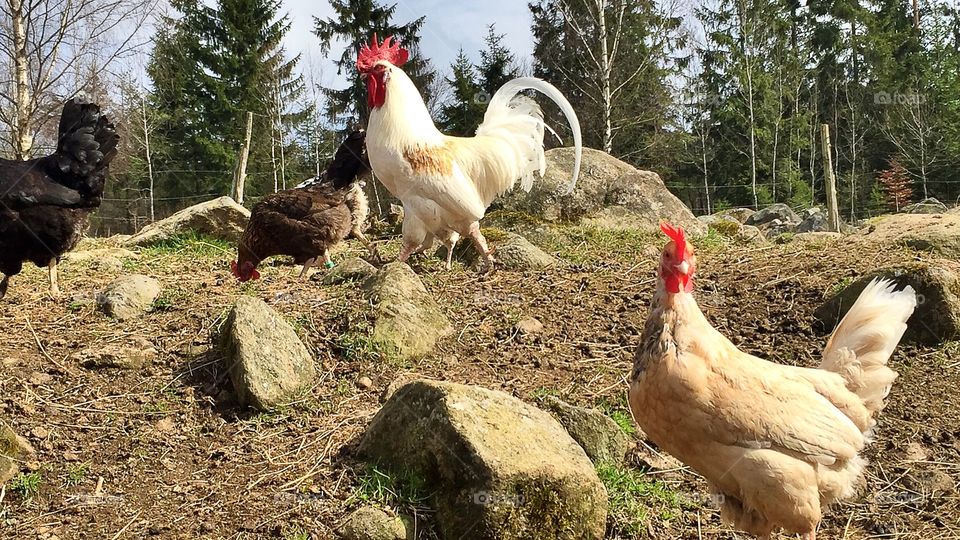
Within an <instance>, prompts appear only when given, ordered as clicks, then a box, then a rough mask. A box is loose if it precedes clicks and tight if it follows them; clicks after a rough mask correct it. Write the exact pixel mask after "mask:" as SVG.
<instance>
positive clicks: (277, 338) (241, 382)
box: [222, 296, 316, 411]
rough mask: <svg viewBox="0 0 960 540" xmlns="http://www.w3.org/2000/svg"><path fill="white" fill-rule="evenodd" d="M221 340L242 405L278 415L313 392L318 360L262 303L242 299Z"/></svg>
mask: <svg viewBox="0 0 960 540" xmlns="http://www.w3.org/2000/svg"><path fill="white" fill-rule="evenodd" d="M222 340H223V350H224V356H225V358H226V361H227V365H228V367H229V371H230V378H231V379H232V380H233V386H234V390H235V391H236V393H237V398H238V400H239V401H240V403H242V404H249V405H252V406H253V407H255V408H257V409H259V410H263V411H266V410H271V409H276V408H277V407H280V406H282V405H285V404H287V403H289V402H291V401H293V400H294V399H295V398H296V397H297V396H298V395H299V394H300V393H301V392H303V391H304V390H306V389H307V388H309V387H310V383H312V382H313V380H314V377H315V376H316V366H315V364H314V361H313V357H312V356H311V355H310V352H309V351H308V350H307V348H306V347H305V346H304V345H303V342H301V341H300V338H299V337H297V333H296V332H295V331H294V329H293V327H292V326H290V324H289V323H287V321H285V320H283V318H282V317H281V316H280V315H279V314H277V313H276V312H275V311H274V310H273V308H271V307H270V306H268V305H267V304H266V303H265V302H264V301H263V300H260V299H259V298H253V297H250V296H241V297H240V298H238V299H237V303H236V304H235V305H234V306H233V310H232V311H231V312H230V316H229V317H228V318H227V322H226V324H225V326H224V333H223V337H222Z"/></svg>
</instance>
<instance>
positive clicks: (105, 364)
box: [70, 338, 157, 369]
mask: <svg viewBox="0 0 960 540" xmlns="http://www.w3.org/2000/svg"><path fill="white" fill-rule="evenodd" d="M156 358H157V349H156V348H154V346H153V344H152V343H150V341H148V340H146V339H143V338H133V339H131V340H129V341H127V342H126V343H121V344H110V345H101V346H97V347H88V348H86V349H83V350H81V351H78V352H75V353H73V354H71V355H70V359H71V360H73V361H74V362H76V363H78V364H80V365H81V366H83V367H85V368H87V369H99V368H117V369H142V368H145V367H147V366H149V365H150V364H152V363H153V362H154V361H155V360H156Z"/></svg>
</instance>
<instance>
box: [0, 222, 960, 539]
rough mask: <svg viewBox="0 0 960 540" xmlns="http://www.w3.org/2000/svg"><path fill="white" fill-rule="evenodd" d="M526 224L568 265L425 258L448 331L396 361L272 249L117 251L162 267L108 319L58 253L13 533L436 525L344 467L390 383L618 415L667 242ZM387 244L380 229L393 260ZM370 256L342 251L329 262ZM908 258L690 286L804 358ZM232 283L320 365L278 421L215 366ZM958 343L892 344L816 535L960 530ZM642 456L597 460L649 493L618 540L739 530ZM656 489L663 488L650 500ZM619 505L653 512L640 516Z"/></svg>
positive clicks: (746, 252) (775, 267)
mask: <svg viewBox="0 0 960 540" xmlns="http://www.w3.org/2000/svg"><path fill="white" fill-rule="evenodd" d="M527 225H528V226H530V227H535V228H538V229H540V230H539V232H538V231H536V230H533V231H532V232H531V233H530V237H531V238H534V236H536V238H535V240H536V241H537V242H538V243H540V244H541V245H543V246H545V247H546V248H547V249H548V250H549V251H552V252H553V253H555V254H557V255H559V256H560V257H562V258H564V259H565V260H567V261H569V262H570V264H569V265H567V266H564V267H561V268H557V269H554V270H550V271H546V272H528V273H522V272H506V271H498V272H496V273H493V274H491V275H478V274H476V273H475V272H473V271H471V270H469V269H466V268H464V267H463V266H459V265H458V266H457V267H456V268H455V269H454V271H452V272H450V273H445V272H443V271H442V270H441V267H442V263H441V262H440V261H439V260H437V259H422V260H419V261H417V262H415V263H414V267H415V269H416V270H417V271H418V273H420V274H421V275H422V277H423V279H424V282H425V284H426V285H427V288H428V289H429V290H430V291H431V293H433V294H434V295H435V296H436V297H437V298H438V299H439V300H440V304H441V305H442V306H443V308H444V310H445V311H446V312H447V313H448V315H449V316H450V317H451V319H452V320H453V321H454V324H455V327H456V332H455V333H454V335H453V336H452V337H451V338H450V339H448V340H446V341H444V342H443V343H442V344H441V346H440V347H439V348H438V350H437V351H435V352H434V353H433V354H431V355H429V356H427V357H425V358H422V359H420V360H418V361H416V362H412V363H409V364H406V365H404V364H397V363H395V362H389V361H385V360H384V359H383V358H381V357H380V356H379V355H378V354H376V352H375V351H371V350H370V348H369V347H368V343H366V341H365V328H366V326H365V325H367V324H368V320H367V305H366V301H365V300H364V299H363V296H362V294H361V293H360V291H359V290H358V288H357V287H356V285H350V284H347V285H343V286H336V287H323V286H321V285H319V283H317V282H314V281H300V280H298V279H297V278H296V275H297V270H296V269H294V268H292V267H290V266H286V265H284V264H281V263H275V264H270V265H267V266H266V267H265V268H263V279H262V280H261V281H259V282H256V283H251V284H244V285H240V284H237V283H236V282H235V281H234V280H233V279H232V278H231V276H230V274H229V268H228V264H229V260H230V258H231V256H232V250H231V249H230V248H229V246H226V245H223V244H220V243H217V242H211V241H208V240H204V239H197V238H192V239H183V240H181V241H178V242H173V243H169V244H167V245H165V246H162V247H160V248H153V249H150V250H145V251H143V252H142V253H141V254H140V257H139V258H137V259H135V260H128V261H126V262H125V267H124V272H127V273H132V272H137V273H144V274H147V275H151V276H153V277H155V278H157V279H159V280H160V281H161V283H162V284H163V286H164V292H163V294H162V296H161V300H160V301H158V302H157V303H156V304H155V306H154V309H153V311H152V312H150V313H148V314H146V315H145V316H144V317H143V318H142V319H140V320H136V321H129V322H124V323H120V322H116V321H112V320H110V319H108V318H106V317H104V316H103V315H101V314H100V313H98V312H97V311H96V309H95V307H94V305H93V303H92V295H93V293H94V292H95V291H96V290H98V289H100V288H102V287H103V286H104V285H106V283H108V282H109V281H110V280H111V279H113V278H114V277H115V275H109V274H104V273H101V272H99V271H93V270H91V268H90V264H91V263H90V262H77V263H71V264H67V263H65V264H64V265H63V266H62V272H61V287H62V288H63V290H64V291H66V294H67V297H66V298H64V299H61V300H57V301H53V300H51V299H49V298H48V297H47V296H46V293H45V290H46V289H45V279H44V273H43V272H41V271H40V270H38V269H34V268H30V269H28V270H27V271H25V272H24V274H22V275H21V276H18V277H17V278H15V279H14V280H13V281H12V283H11V289H10V293H9V295H8V297H7V298H6V299H5V300H4V301H3V303H0V325H2V327H3V328H4V330H5V338H4V339H3V341H2V342H0V361H2V370H0V416H3V417H4V418H5V419H6V420H7V421H9V422H10V423H12V425H13V426H14V428H15V429H16V430H17V431H18V432H20V433H21V434H24V435H26V436H27V437H28V438H29V439H30V440H31V443H33V444H34V445H35V446H36V447H37V449H38V451H39V462H40V464H41V468H40V469H39V470H38V471H37V473H38V477H39V481H38V482H37V485H36V488H37V489H36V493H35V496H33V497H30V498H27V497H25V496H24V494H23V493H21V492H20V491H15V490H13V489H11V488H10V487H9V486H8V488H7V490H6V493H5V494H4V495H0V497H2V498H3V501H2V504H0V528H2V530H3V531H4V532H3V535H4V536H5V537H6V535H10V536H9V537H11V538H13V537H15V538H53V537H54V535H55V536H56V537H59V538H107V539H110V538H147V537H151V538H184V539H187V538H190V539H195V538H211V539H212V538H232V539H253V538H283V539H295V538H296V539H299V538H308V537H309V538H332V537H334V531H335V529H336V527H337V526H338V524H339V523H340V522H341V521H342V519H343V518H344V517H345V516H346V515H348V514H349V512H350V511H351V510H352V509H354V508H356V506H357V505H359V504H361V501H363V500H365V499H366V500H371V501H374V502H377V503H378V504H383V505H390V506H394V507H396V508H397V509H398V510H400V511H404V512H412V511H414V510H416V513H417V525H418V530H421V531H423V538H431V537H432V533H431V532H430V527H429V525H430V519H429V513H421V512H423V511H424V510H425V508H426V506H425V505H424V504H423V502H422V501H421V500H420V499H419V498H418V497H419V495H417V494H416V493H415V492H413V494H411V493H409V492H406V491H404V494H403V495H402V496H400V497H391V496H390V495H389V494H388V493H387V492H390V491H396V489H394V488H392V487H391V486H393V485H394V484H391V482H393V479H391V480H389V481H385V482H382V483H381V484H385V485H386V487H384V485H379V486H380V487H377V486H378V484H376V483H375V482H374V481H373V480H374V478H371V474H373V473H371V471H370V470H369V468H368V467H367V466H366V465H365V464H362V463H359V462H357V461H355V460H354V458H353V449H354V446H355V444H356V441H357V438H358V437H359V435H360V434H361V433H362V431H363V429H364V427H365V426H366V424H367V423H368V422H369V420H370V418H372V416H373V415H374V414H375V413H376V411H377V410H378V408H379V405H380V404H379V395H380V393H381V392H382V390H384V389H385V388H386V387H387V386H388V385H390V384H391V383H393V382H394V381H396V380H397V379H401V378H406V379H409V378H414V377H427V378H434V379H443V380H448V381H453V382H460V383H469V384H480V385H483V386H485V387H488V388H493V389H497V390H502V391H505V392H508V393H511V394H513V395H515V396H518V397H520V398H522V399H525V400H528V401H531V402H535V401H536V400H537V399H538V398H539V397H542V396H543V395H545V394H547V393H549V394H555V395H559V396H560V397H561V398H563V399H566V400H569V401H571V402H574V403H577V404H583V405H595V406H599V407H602V408H604V409H605V410H608V411H610V412H617V411H619V412H620V413H621V414H622V413H623V407H622V403H623V396H624V393H625V390H626V386H625V375H626V373H627V372H628V370H629V368H630V365H631V361H632V349H633V347H634V345H635V343H636V340H637V338H638V336H639V333H640V330H641V327H642V323H643V320H644V317H645V314H646V306H647V302H648V300H649V297H650V294H651V291H652V288H653V284H654V282H653V278H652V269H653V267H654V261H655V258H656V256H657V254H658V251H657V247H656V246H657V245H659V243H660V240H659V239H656V238H655V237H652V236H650V235H639V234H636V233H629V232H620V233H614V232H609V231H603V230H599V229H593V228H585V227H575V228H560V229H557V228H553V227H547V226H543V225H542V224H527ZM103 243H104V242H102V241H101V242H89V243H88V244H87V245H88V246H92V245H102V244H103ZM396 247H397V246H396V241H395V240H388V241H386V242H385V243H384V245H383V246H382V249H381V252H383V253H384V254H385V255H389V254H390V253H394V252H395V251H396ZM361 254H362V248H360V247H359V246H354V245H350V246H348V248H347V249H346V250H345V251H344V252H343V253H340V254H338V255H337V257H345V256H350V255H352V256H356V255H361ZM918 257H924V255H921V254H917V253H913V252H910V251H905V250H892V251H891V250H886V251H884V250H876V249H867V248H862V249H861V248H857V247H853V248H851V247H849V246H847V247H844V248H842V249H840V248H838V247H837V246H830V245H803V244H799V243H790V244H786V245H782V246H780V245H776V246H774V245H771V246H762V247H755V246H736V245H729V244H728V243H726V242H718V243H717V244H716V245H711V246H710V248H709V249H705V250H703V251H702V253H701V256H700V268H701V277H700V280H699V281H698V287H699V289H700V299H701V303H702V305H703V306H704V309H705V312H706V313H707V315H708V317H709V318H710V319H711V320H712V321H713V322H714V323H715V325H716V326H717V327H718V328H719V329H721V331H723V332H724V333H726V334H727V335H730V336H731V337H732V339H734V340H735V341H736V342H737V343H738V344H740V345H741V346H742V347H743V348H745V350H748V351H749V352H752V353H756V354H760V355H763V356H766V357H769V358H771V359H774V360H777V361H780V362H787V363H796V364H802V365H813V364H814V363H815V356H816V351H817V350H818V349H819V347H821V346H822V344H823V341H824V336H823V335H821V334H820V333H818V332H816V331H815V330H814V329H813V320H812V311H813V309H814V308H815V307H816V306H817V305H818V304H819V302H820V301H821V300H822V299H823V297H824V295H825V294H826V293H827V292H828V291H830V289H831V287H834V286H835V285H836V284H837V283H840V282H842V281H843V280H846V279H849V278H851V277H854V276H857V275H860V274H863V273H865V272H867V271H869V270H871V269H873V268H875V267H877V266H880V265H884V264H888V263H892V262H903V261H906V260H913V259H916V258H918ZM239 295H255V296H258V297H260V298H263V299H264V300H265V301H267V302H268V303H269V304H271V305H272V306H273V307H274V308H276V309H277V310H278V311H279V312H280V313H281V314H282V315H283V316H284V317H285V318H286V319H287V320H288V321H290V322H291V323H292V324H293V325H294V326H295V328H296V329H297V331H298V333H299V334H300V336H301V338H302V339H303V340H304V342H305V343H306V344H307V345H308V347H309V348H310V349H311V350H312V351H313V353H314V354H315V356H316V358H317V360H318V362H319V363H320V364H321V365H322V366H323V368H322V369H321V373H322V375H321V377H319V378H318V380H317V381H316V383H315V385H314V387H313V388H312V389H311V390H310V392H308V393H307V394H305V395H304V396H302V397H301V398H300V399H298V400H297V401H295V402H293V403H290V404H289V405H288V406H287V407H285V408H283V409H282V410H280V411H277V412H274V413H269V414H257V413H253V412H251V411H249V410H246V409H243V408H240V407H237V406H236V405H235V404H234V402H233V399H232V391H231V388H230V383H229V379H228V377H227V375H226V373H225V371H224V368H223V366H222V362H221V357H220V353H219V350H218V347H217V332H218V328H219V325H220V324H221V323H222V322H223V319H224V317H225V314H226V312H227V311H228V309H229V308H230V306H231V305H232V303H233V301H234V300H235V298H236V297H238V296H239ZM531 316H532V317H537V318H539V319H540V320H541V321H543V322H544V325H545V330H544V332H543V333H542V334H539V335H537V336H534V337H533V338H526V337H525V338H523V339H520V338H519V337H518V336H516V335H515V334H514V332H513V331H512V328H513V325H514V324H515V323H516V322H517V321H518V320H520V319H521V318H524V317H531ZM135 337H142V338H145V339H147V340H149V341H150V342H151V343H152V344H153V345H154V347H155V348H156V349H157V351H158V358H157V359H156V361H155V362H154V364H153V365H152V366H151V367H149V368H146V369H144V370H142V371H138V372H129V371H127V372H124V371H116V370H87V369H83V368H80V367H79V366H78V365H76V363H75V361H74V360H72V359H71V358H70V355H71V354H73V353H74V352H76V351H78V350H80V349H83V348H86V347H100V346H103V345H106V344H111V343H124V342H126V341H129V340H130V339H132V338H135ZM958 354H960V351H958V349H957V348H956V347H947V348H944V349H941V350H932V349H917V348H913V347H905V348H901V349H900V350H899V351H898V352H897V354H896V355H895V358H894V360H893V362H894V365H895V366H896V367H897V368H898V369H899V370H900V371H901V374H902V376H901V379H900V381H899V382H898V386H897V387H896V388H895V389H894V392H893V394H892V397H891V403H890V405H889V407H888V408H887V410H886V411H885V412H884V414H883V416H882V418H881V422H880V426H879V429H878V432H877V440H876V443H875V444H874V445H872V446H871V447H870V452H869V457H870V459H871V461H872V464H871V466H870V467H869V469H868V470H869V475H868V478H867V483H866V486H865V489H864V494H863V496H862V497H860V498H858V499H857V500H855V501H853V502H850V503H845V504H841V505H838V506H837V507H836V508H834V509H832V511H831V512H830V513H829V517H828V518H827V519H826V520H825V521H824V523H823V526H822V531H821V532H822V536H823V537H824V538H846V539H866V538H960V523H958V521H960V510H958V505H957V498H956V492H955V490H954V489H953V488H952V486H950V489H948V490H946V491H943V490H941V491H930V489H928V488H930V487H931V486H934V485H935V484H934V483H931V481H930V478H939V479H940V480H941V482H940V484H939V485H940V487H941V488H942V487H945V486H947V484H951V483H954V484H955V482H956V479H957V478H958V474H960V465H958V463H960V459H958V448H960V441H958V439H957V437H958V436H960V432H958V431H957V430H956V425H957V424H958V420H960V399H958V394H960V391H958V389H957V387H956V384H955V383H954V379H955V373H954V371H955V370H956V367H957V365H960V364H958V363H960V356H958ZM362 376H366V377H370V378H371V379H372V380H373V382H374V386H373V388H371V389H369V390H360V389H359V388H358V387H357V385H356V381H357V379H358V378H360V377H362ZM621 420H622V419H621ZM39 427H42V428H44V430H46V431H47V433H46V436H45V437H42V438H41V437H38V436H37V433H39V434H40V435H43V434H44V433H43V432H42V431H39V432H38V431H36V428H39ZM910 443H918V444H919V445H920V447H921V448H922V450H923V452H924V455H923V459H916V455H912V454H911V455H907V453H906V451H907V449H908V445H909V444H910ZM651 460H652V461H657V460H653V459H652V458H650V457H649V451H648V450H646V449H645V447H644V446H643V445H639V446H638V449H637V450H636V452H635V453H634V455H633V456H632V457H631V460H630V463H632V464H633V465H631V466H628V467H627V468H626V469H625V470H622V471H620V470H618V471H615V472H614V471H605V474H607V473H609V474H607V476H609V478H608V480H616V481H617V482H619V485H621V486H622V487H623V491H624V493H626V494H639V495H636V497H635V498H636V500H637V501H638V504H639V506H638V507H630V508H628V510H626V513H627V515H629V516H632V517H629V518H623V520H622V521H616V522H612V523H611V528H610V530H611V538H614V537H617V535H620V534H622V533H621V532H618V531H624V530H630V531H634V532H636V533H637V534H639V535H640V536H641V537H651V538H657V539H675V538H715V539H727V538H734V537H735V535H734V534H733V533H732V532H731V531H730V530H729V529H727V528H725V527H723V526H722V525H721V524H720V522H719V516H718V515H717V513H716V512H715V511H713V510H711V509H710V508H709V507H708V506H707V505H706V504H705V500H706V497H705V496H704V495H705V494H706V489H705V484H704V482H703V481H702V480H701V479H700V478H699V477H697V476H696V475H695V474H693V473H692V472H690V471H689V470H687V469H685V468H680V467H666V466H664V467H659V468H658V467H657V466H655V465H653V466H652V465H651V463H650V462H651ZM641 465H642V466H641ZM80 471H83V472H82V473H81V472H80ZM939 473H942V474H944V475H946V477H943V476H937V475H938V474H939ZM30 482H32V480H30ZM31 485H32V484H31ZM650 486H655V495H656V496H649V493H648V492H643V493H641V491H642V490H644V489H650ZM638 490H639V491H638ZM644 493H647V494H646V495H645V494H644ZM624 500H627V498H624ZM678 501H684V502H682V503H681V502H678ZM628 519H629V520H636V521H639V522H640V523H642V525H639V526H637V527H635V528H634V525H636V523H633V522H632V521H631V523H627V520H628ZM741 538H742V536H741Z"/></svg>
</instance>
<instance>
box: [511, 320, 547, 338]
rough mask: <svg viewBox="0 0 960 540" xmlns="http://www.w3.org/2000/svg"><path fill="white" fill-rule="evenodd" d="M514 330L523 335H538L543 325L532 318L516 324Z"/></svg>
mask: <svg viewBox="0 0 960 540" xmlns="http://www.w3.org/2000/svg"><path fill="white" fill-rule="evenodd" d="M516 330H517V331H518V332H520V333H521V334H525V335H530V334H539V333H540V332H543V323H542V322H540V321H539V320H537V319H535V318H533V317H530V318H528V319H523V320H522V321H520V322H518V323H517V326H516Z"/></svg>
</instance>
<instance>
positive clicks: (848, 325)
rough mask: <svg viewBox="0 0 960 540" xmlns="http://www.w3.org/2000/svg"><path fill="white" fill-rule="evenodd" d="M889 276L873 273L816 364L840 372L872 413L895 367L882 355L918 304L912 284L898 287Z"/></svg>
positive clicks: (889, 350)
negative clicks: (818, 363) (883, 277)
mask: <svg viewBox="0 0 960 540" xmlns="http://www.w3.org/2000/svg"><path fill="white" fill-rule="evenodd" d="M895 289H896V284H895V283H894V282H893V281H891V280H889V279H880V278H878V279H874V280H873V281H871V282H870V283H869V284H868V285H867V286H866V288H864V289H863V292H862V293H860V297H859V298H857V301H856V302H855V303H854V304H853V307H851V308H850V311H848V312H847V314H846V316H844V317H843V320H842V321H840V324H839V325H837V328H836V330H834V332H833V335H832V336H831V337H830V340H829V341H828V342H827V347H826V349H825V350H824V353H823V361H822V362H821V363H820V369H824V370H827V371H832V372H834V373H839V374H840V375H841V376H843V378H844V380H845V381H846V384H847V388H848V389H849V390H850V391H851V392H853V393H855V394H857V395H858V396H859V397H860V399H862V400H863V403H864V405H865V406H866V407H867V409H868V410H869V411H870V412H871V413H872V414H873V413H876V412H877V411H879V410H881V409H882V408H883V400H884V399H885V398H886V397H887V394H888V393H889V392H890V387H891V386H892V385H893V381H894V379H896V378H897V372H895V371H893V370H892V369H890V368H889V367H888V366H887V360H889V359H890V355H891V354H893V350H894V348H895V347H896V346H897V343H899V342H900V338H901V337H903V333H904V332H905V331H906V330H907V319H909V318H910V315H912V314H913V310H914V308H916V306H917V296H916V293H915V292H914V290H913V288H912V287H909V286H907V287H906V288H904V289H903V290H901V291H897V290H895Z"/></svg>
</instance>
